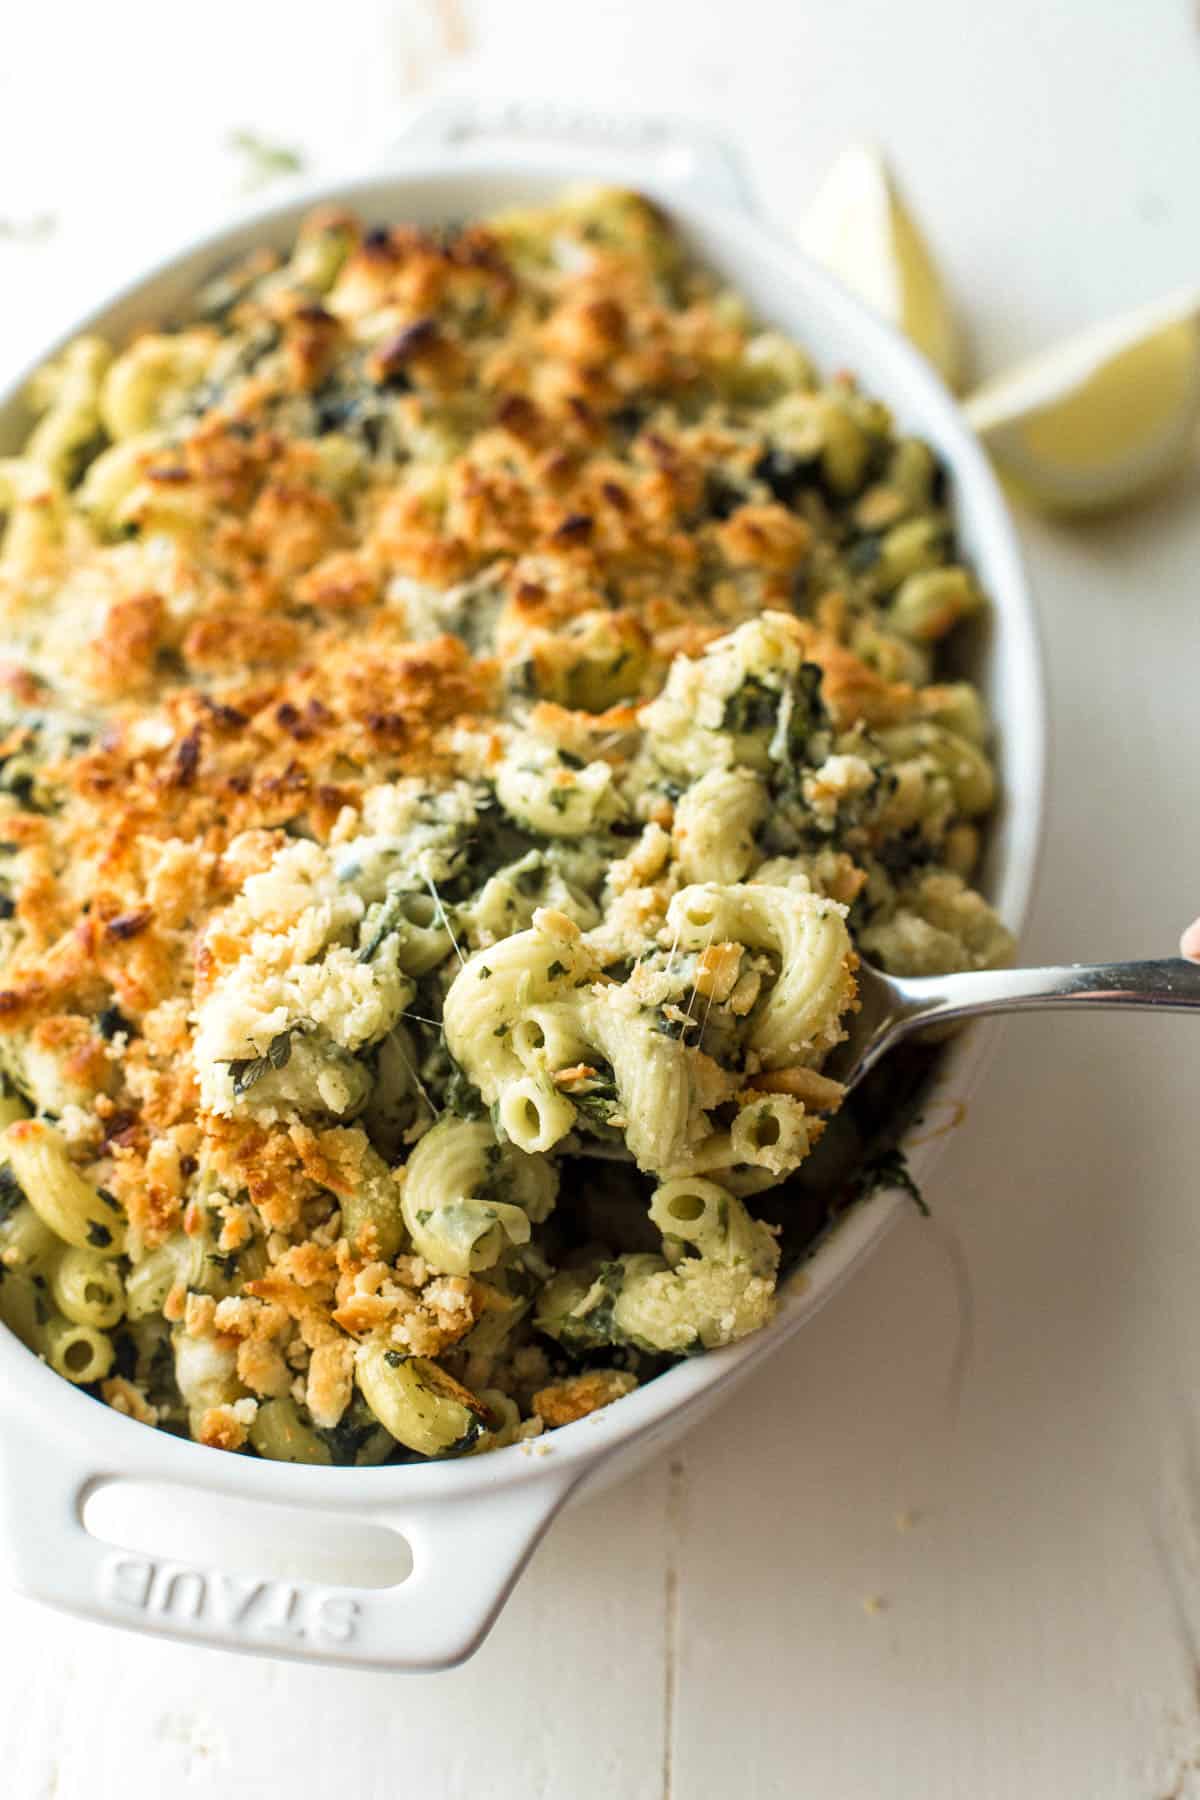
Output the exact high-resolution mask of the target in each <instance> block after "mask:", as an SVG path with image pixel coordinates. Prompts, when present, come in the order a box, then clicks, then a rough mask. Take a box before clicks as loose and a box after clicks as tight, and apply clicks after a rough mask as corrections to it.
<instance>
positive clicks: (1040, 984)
mask: <svg viewBox="0 0 1200 1800" xmlns="http://www.w3.org/2000/svg"><path fill="white" fill-rule="evenodd" d="M857 980H858V997H859V1002H860V1005H859V1010H858V1012H856V1013H854V1014H853V1015H852V1016H851V1018H850V1019H849V1021H848V1023H849V1027H850V1035H849V1037H848V1039H847V1040H846V1042H845V1043H843V1044H839V1045H838V1047H837V1049H836V1050H835V1051H834V1052H833V1054H832V1055H831V1056H830V1057H829V1058H828V1060H827V1061H826V1063H825V1065H824V1066H823V1068H822V1070H821V1073H822V1074H823V1075H827V1076H830V1077H832V1078H833V1079H834V1080H835V1081H840V1082H841V1083H842V1084H843V1086H844V1087H846V1088H847V1089H849V1088H852V1087H854V1085H855V1084H856V1082H859V1081H861V1080H862V1078H863V1076H864V1075H865V1074H866V1073H867V1070H868V1069H872V1068H874V1066H875V1064H876V1063H877V1062H878V1061H879V1059H880V1057H881V1056H886V1055H887V1052H888V1051H889V1050H892V1049H894V1048H895V1046H896V1045H897V1044H898V1043H899V1042H900V1041H901V1039H902V1038H906V1037H910V1036H911V1035H912V1033H913V1032H915V1031H924V1030H928V1028H929V1027H930V1026H931V1025H932V1026H940V1025H949V1024H951V1023H952V1022H953V1021H955V1020H956V1019H973V1018H976V1017H977V1016H978V1015H979V1014H981V1013H1001V1012H1042V1011H1043V1010H1044V1011H1047V1012H1058V1011H1059V1010H1061V1009H1063V1008H1066V1007H1070V1008H1072V1009H1077V1008H1085V1007H1086V1008H1090V1009H1091V1010H1093V1011H1094V1010H1096V1009H1097V1008H1101V1007H1113V1008H1116V1007H1128V1008H1131V1009H1133V1010H1136V1011H1139V1012H1154V1011H1157V1010H1158V1009H1159V1008H1160V1007H1168V1008H1172V1009H1176V1008H1178V1009H1187V1008H1189V1007H1190V1008H1193V1009H1195V1010H1200V963H1193V962H1186V961H1185V960H1184V959H1183V957H1179V956H1176V957H1168V958H1167V959H1166V960H1165V961H1163V962H1125V963H1095V964H1088V963H1067V964H1065V965H1064V966H1063V967H1061V968H1049V969H984V970H979V971H976V970H972V971H970V972H969V973H967V974H965V975H923V976H903V977H901V976H897V975H884V974H883V973H882V972H881V971H880V970H879V969H876V968H872V966H871V965H870V964H869V963H865V962H864V963H862V964H860V966H859V968H858V971H857Z"/></svg>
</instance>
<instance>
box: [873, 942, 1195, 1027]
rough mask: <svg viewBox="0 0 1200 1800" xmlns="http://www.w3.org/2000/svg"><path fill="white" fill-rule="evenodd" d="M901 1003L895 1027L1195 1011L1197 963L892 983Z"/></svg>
mask: <svg viewBox="0 0 1200 1800" xmlns="http://www.w3.org/2000/svg"><path fill="white" fill-rule="evenodd" d="M891 986H892V989H893V991H894V992H895V994H896V996H897V998H898V999H899V1000H900V1003H901V1008H900V1018H899V1019H898V1021H897V1023H898V1024H900V1025H901V1027H902V1029H903V1030H905V1031H911V1030H913V1029H914V1028H915V1027H916V1026H918V1025H928V1024H932V1023H935V1022H937V1023H941V1022H943V1021H948V1020H951V1019H969V1018H973V1017H974V1016H976V1015H977V1014H979V1013H996V1012H1041V1011H1043V1010H1045V1011H1048V1012H1049V1011H1055V1012H1056V1011H1058V1010H1059V1009H1060V1008H1061V1007H1083V1006H1090V1007H1114V1008H1115V1007H1130V1008H1132V1009H1134V1010H1136V1011H1138V1012H1151V1011H1157V1010H1158V1008H1159V1007H1166V1008H1170V1009H1172V1010H1174V1009H1177V1008H1184V1009H1186V1008H1189V1007H1191V1008H1195V1009H1197V1010H1200V963H1193V962H1186V961H1185V960H1184V958H1183V957H1180V956H1173V957H1167V958H1166V959H1165V960H1164V961H1162V962H1122V963H1067V964H1064V965H1063V966H1061V967H1059V968H1048V969H981V970H977V971H976V970H972V971H969V972H968V973H966V974H962V975H930V976H916V977H911V978H905V979H900V980H898V979H896V978H895V977H894V976H893V977H892V978H891Z"/></svg>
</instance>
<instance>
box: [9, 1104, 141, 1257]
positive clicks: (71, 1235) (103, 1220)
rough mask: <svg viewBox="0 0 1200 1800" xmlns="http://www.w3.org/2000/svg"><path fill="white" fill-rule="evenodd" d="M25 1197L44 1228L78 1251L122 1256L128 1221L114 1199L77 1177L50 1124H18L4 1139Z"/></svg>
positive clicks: (23, 1121) (34, 1121)
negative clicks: (47, 1228) (46, 1227)
mask: <svg viewBox="0 0 1200 1800" xmlns="http://www.w3.org/2000/svg"><path fill="white" fill-rule="evenodd" d="M0 1144H2V1145H3V1148H4V1150H5V1152H6V1153H7V1156H8V1161H9V1163H10V1165H11V1167H12V1171H13V1174H14V1175H15V1176H16V1178H17V1180H18V1182H19V1183H20V1184H21V1188H22V1191H23V1192H24V1194H25V1198H26V1199H27V1200H28V1201H29V1204H30V1206H32V1208H33V1210H34V1211H35V1212H36V1213H37V1215H38V1217H39V1218H40V1219H41V1220H42V1222H43V1224H45V1225H47V1226H49V1228H50V1230H51V1231H53V1232H54V1233H55V1235H56V1236H57V1237H59V1238H61V1239H62V1240H63V1242H64V1243H67V1244H73V1245H74V1246H75V1248H76V1249H77V1250H94V1251H96V1252H97V1253H98V1254H99V1255H100V1256H106V1257H107V1256H120V1255H121V1253H122V1251H123V1250H124V1248H125V1220H124V1218H123V1217H122V1214H121V1208H120V1206H119V1205H118V1204H117V1202H116V1201H115V1200H113V1199H112V1197H111V1196H106V1195H105V1194H103V1193H102V1192H101V1190H100V1189H98V1188H96V1187H93V1185H92V1183H91V1182H90V1181H86V1180H85V1179H84V1177H83V1176H82V1175H81V1174H80V1173H79V1170H78V1169H77V1168H76V1167H75V1165H74V1163H73V1162H72V1161H71V1159H70V1157H69V1155H68V1154H67V1147H66V1145H65V1144H64V1142H63V1140H62V1138H61V1137H60V1136H59V1134H58V1132H57V1131H55V1129H54V1127H53V1126H52V1125H47V1124H46V1123H45V1122H44V1120H41V1119H20V1120H18V1121H17V1123H16V1124H15V1125H10V1126H9V1127H8V1129H7V1130H6V1131H5V1132H4V1135H3V1138H0Z"/></svg>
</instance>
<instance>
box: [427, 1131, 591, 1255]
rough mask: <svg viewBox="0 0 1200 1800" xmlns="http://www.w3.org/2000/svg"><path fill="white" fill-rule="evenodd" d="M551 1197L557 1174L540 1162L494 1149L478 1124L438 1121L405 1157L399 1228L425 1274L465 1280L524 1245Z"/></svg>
mask: <svg viewBox="0 0 1200 1800" xmlns="http://www.w3.org/2000/svg"><path fill="white" fill-rule="evenodd" d="M557 1191H558V1176H557V1173H556V1171H555V1170H554V1168H553V1166H552V1165H551V1164H550V1163H548V1162H547V1161H546V1160H545V1159H544V1158H543V1157H539V1156H529V1155H526V1154H525V1153H524V1152H523V1151H521V1150H518V1149H516V1148H514V1146H513V1145H512V1144H501V1143H498V1142H497V1140H496V1136H495V1133H494V1132H493V1131H492V1128H491V1126H490V1125H487V1124H484V1123H482V1122H479V1123H471V1122H468V1121H467V1120H465V1119H441V1120H439V1122H438V1123H437V1124H436V1125H434V1126H433V1127H432V1128H431V1129H430V1130H429V1131H428V1132H426V1134H425V1136H424V1137H423V1138H422V1139H421V1141H420V1143H419V1144H418V1145H417V1147H416V1149H415V1150H414V1151H413V1153H412V1155H411V1157H410V1158H409V1161H408V1168H407V1171H406V1174H405V1181H404V1202H403V1205H404V1222H405V1224H406V1225H407V1227H408V1231H409V1235H410V1237H411V1238H412V1242H413V1248H414V1249H415V1250H416V1252H417V1254H418V1255H419V1256H423V1257H424V1258H425V1261H426V1262H427V1263H428V1264H429V1266H430V1268H432V1269H436V1270H438V1271H439V1273H442V1274H446V1275H470V1274H474V1273H475V1272H476V1271H478V1270H481V1269H490V1268H492V1267H493V1266H494V1264H495V1263H497V1262H498V1261H499V1260H500V1257H501V1256H502V1255H503V1253H504V1250H505V1248H506V1245H507V1244H515V1245H520V1244H527V1243H528V1242H529V1238H530V1227H531V1225H540V1224H542V1223H543V1222H544V1221H545V1220H546V1219H547V1218H548V1217H549V1216H550V1213H551V1211H552V1209H553V1207H554V1201H555V1197H556V1195H557Z"/></svg>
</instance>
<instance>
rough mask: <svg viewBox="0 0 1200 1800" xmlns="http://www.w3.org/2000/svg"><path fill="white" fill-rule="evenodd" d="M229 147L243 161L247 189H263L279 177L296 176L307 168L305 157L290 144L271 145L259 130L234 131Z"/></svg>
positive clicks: (244, 180)
mask: <svg viewBox="0 0 1200 1800" xmlns="http://www.w3.org/2000/svg"><path fill="white" fill-rule="evenodd" d="M229 148H230V149H231V150H233V151H234V152H236V154H237V155H238V156H240V157H242V158H243V163H244V169H245V174H244V177H243V182H244V185H245V186H246V187H248V188H253V187H261V186H262V185H263V184H264V182H268V181H277V180H278V179H279V178H280V176H284V175H296V174H298V173H299V171H300V170H301V169H302V168H303V167H304V158H303V157H302V156H301V154H300V152H299V151H298V150H294V149H292V148H291V147H290V146H289V145H287V144H272V143H271V142H270V141H269V140H268V139H267V138H264V137H260V136H259V134H258V132H257V131H246V130H240V131H234V132H231V133H230V137H229Z"/></svg>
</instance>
